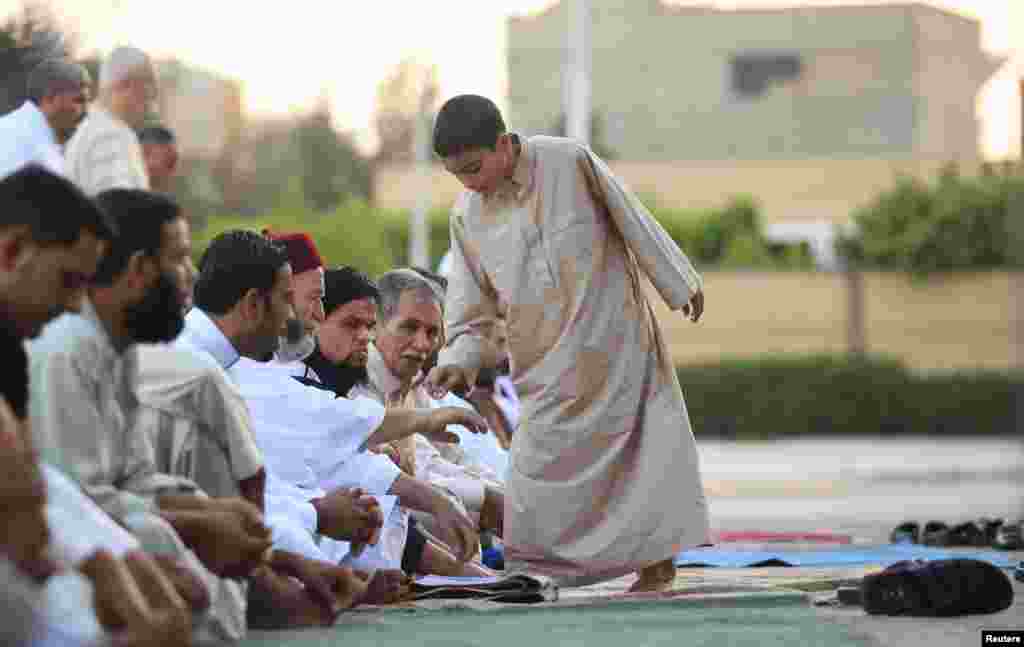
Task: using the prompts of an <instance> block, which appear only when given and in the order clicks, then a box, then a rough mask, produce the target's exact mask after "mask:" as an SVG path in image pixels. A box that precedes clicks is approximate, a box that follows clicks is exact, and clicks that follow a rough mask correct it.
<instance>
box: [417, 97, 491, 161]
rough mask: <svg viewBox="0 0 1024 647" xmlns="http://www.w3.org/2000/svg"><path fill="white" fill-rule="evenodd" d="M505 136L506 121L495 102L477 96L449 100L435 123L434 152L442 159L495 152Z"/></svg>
mask: <svg viewBox="0 0 1024 647" xmlns="http://www.w3.org/2000/svg"><path fill="white" fill-rule="evenodd" d="M503 134H505V120H504V119H502V118H501V111H500V110H498V106H496V105H494V102H493V101H491V100H490V99H488V98H487V97H482V96H480V95H477V94H460V95H459V96H457V97H453V98H451V99H449V100H448V101H447V102H446V103H445V104H444V105H443V106H442V107H441V111H440V112H438V113H437V119H435V120H434V152H435V153H437V154H438V155H440V156H441V157H442V158H445V157H452V156H453V155H459V154H461V153H463V152H465V151H467V150H473V149H477V148H486V149H489V150H494V148H495V146H496V145H497V143H498V137H500V136H501V135H503Z"/></svg>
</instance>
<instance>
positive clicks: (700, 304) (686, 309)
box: [683, 290, 704, 323]
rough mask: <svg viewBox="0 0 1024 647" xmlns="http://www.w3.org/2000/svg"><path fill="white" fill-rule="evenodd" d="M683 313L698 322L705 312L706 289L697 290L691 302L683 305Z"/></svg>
mask: <svg viewBox="0 0 1024 647" xmlns="http://www.w3.org/2000/svg"><path fill="white" fill-rule="evenodd" d="M683 314H684V315H686V316H687V317H689V318H690V321H692V322H693V323H697V322H698V321H700V316H701V315H702V314H704V291H703V290H697V291H696V292H694V293H693V296H692V297H690V302H689V303H687V304H686V305H684V306H683Z"/></svg>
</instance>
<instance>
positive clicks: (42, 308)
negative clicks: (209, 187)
mask: <svg viewBox="0 0 1024 647" xmlns="http://www.w3.org/2000/svg"><path fill="white" fill-rule="evenodd" d="M0 211H2V212H3V213H4V214H5V215H4V216H3V218H2V219H0V234H2V235H0V261H2V264H0V275H2V281H0V303H2V315H3V318H4V321H3V323H4V325H3V326H2V328H3V330H4V333H5V334H4V340H3V341H4V344H3V355H2V358H3V361H4V365H5V367H6V366H11V367H12V370H11V371H8V372H7V373H6V374H5V377H4V382H3V383H4V393H3V395H4V402H5V403H9V407H8V406H7V404H4V406H3V407H2V408H0V413H2V414H3V415H2V421H3V433H2V434H0V436H2V437H3V440H2V442H0V462H3V467H4V468H5V469H4V470H2V471H0V478H2V479H3V483H2V486H3V487H0V498H4V499H5V503H8V504H9V505H5V509H7V510H9V511H10V513H9V516H10V518H11V519H12V523H11V524H9V527H8V529H7V531H6V534H5V535H4V536H3V537H2V538H0V545H2V546H0V547H2V550H3V553H4V554H5V555H6V556H7V560H6V561H4V562H3V569H0V571H2V574H3V575H4V577H5V579H6V580H8V581H9V583H10V586H9V587H7V591H8V594H9V595H8V597H9V598H11V600H15V601H16V602H17V604H24V605H25V606H27V607H28V609H29V612H26V613H17V614H15V615H16V617H18V618H21V619H22V622H19V623H11V624H9V625H8V629H7V630H9V631H12V632H16V631H17V628H18V627H21V626H23V625H25V622H27V621H26V620H25V619H31V622H28V625H30V629H31V631H35V632H37V634H36V638H37V639H40V640H43V641H45V640H51V641H55V640H58V639H59V640H61V641H64V642H62V643H60V644H92V643H94V642H96V641H102V640H106V639H109V638H113V639H115V640H116V641H119V642H120V643H121V644H140V645H141V644H154V643H155V644H191V643H193V642H219V641H230V640H236V639H239V638H241V637H242V636H244V635H245V633H246V630H247V629H249V628H262V629H271V628H283V627H300V626H311V625H328V624H332V623H334V622H336V621H337V620H338V618H339V614H342V612H343V611H344V610H345V609H347V608H350V607H352V606H355V605H357V604H387V603H393V602H398V601H401V600H404V599H407V598H408V596H409V590H410V580H409V577H410V576H412V575H415V574H419V573H424V574H439V575H488V574H491V573H492V571H491V570H490V569H488V568H487V567H485V566H483V565H482V564H481V563H480V561H479V554H480V537H481V533H483V534H484V535H495V536H497V537H500V536H501V534H502V525H503V507H504V496H503V485H502V483H503V474H504V471H505V469H506V467H507V461H508V454H507V451H506V450H507V438H504V439H500V438H499V436H498V435H495V434H494V433H490V432H489V430H488V426H487V423H486V422H485V420H484V418H483V417H482V416H481V415H479V414H478V413H477V412H476V411H475V410H474V409H473V407H472V406H471V405H470V404H467V402H465V401H463V400H461V399H459V398H458V397H457V396H455V395H451V394H449V395H447V396H445V397H444V398H442V399H440V400H435V399H433V398H431V397H430V396H429V394H427V392H426V391H425V389H424V388H423V387H422V386H421V385H420V384H419V380H420V379H422V376H423V375H424V370H425V368H427V367H429V362H430V361H431V357H432V356H434V355H435V354H436V352H437V351H438V349H439V348H440V346H441V345H442V343H443V339H444V331H443V323H442V320H443V312H442V310H443V303H444V281H443V279H442V278H440V277H438V276H436V275H433V274H431V273H429V272H426V271H423V270H414V269H408V268H403V269H398V270H393V271H391V272H387V273H385V274H384V275H383V276H381V277H379V279H378V280H377V281H376V282H373V281H370V280H369V279H368V278H367V277H366V276H364V275H363V274H361V273H360V272H358V271H356V270H354V269H352V268H339V269H325V263H324V262H323V260H322V259H321V257H320V255H319V253H318V252H317V250H316V246H315V243H314V241H312V240H311V239H310V238H309V237H308V236H306V235H304V234H301V233H298V234H283V235H281V234H275V233H273V232H263V233H257V232H255V231H243V230H235V231H229V232H225V233H223V234H221V235H219V236H218V237H216V238H215V239H214V240H213V241H212V242H211V244H210V245H209V247H208V248H207V250H206V251H205V252H204V254H203V256H202V258H201V261H200V264H199V268H198V271H197V270H196V268H195V267H194V266H193V265H192V261H191V253H192V250H191V244H190V239H191V232H190V230H189V224H188V221H187V219H186V218H185V215H184V214H183V213H182V211H181V210H180V209H179V208H178V206H177V205H176V204H175V203H174V202H173V201H172V200H171V199H169V198H167V197H164V196H161V195H158V194H155V193H151V192H148V191H143V190H134V189H113V190H108V191H104V192H102V193H100V194H99V195H98V196H97V197H96V198H94V199H93V198H89V197H86V196H85V195H84V194H83V193H82V192H81V191H80V190H78V189H77V188H76V187H75V186H74V185H72V184H71V183H69V182H67V181H66V180H64V179H63V178H61V177H59V176H57V175H54V174H52V173H50V172H48V171H47V170H45V169H43V168H42V167H40V166H36V165H30V166H27V167H25V168H23V169H22V170H20V171H18V172H16V173H14V174H12V175H10V176H8V177H6V178H5V179H3V180H0ZM339 226H344V225H343V223H341V224H339ZM62 312H63V314H61V313H62ZM501 334H502V333H501V332H500V331H492V338H493V339H495V340H499V339H500V337H501ZM23 341H24V342H25V343H24V344H23V343H22V342H23ZM493 350H494V352H493V357H490V358H488V363H489V364H490V365H493V366H497V365H499V364H500V363H501V360H502V353H501V350H500V347H499V344H498V343H495V344H494V349H493ZM26 352H27V357H26V355H25V353H26ZM8 359H10V361H8ZM14 369H17V370H14ZM5 371H6V369H5ZM12 497H13V498H12ZM18 510H24V514H17V513H16V512H17V511H18ZM17 604H15V602H11V603H10V604H9V605H8V610H9V612H10V610H11V609H16V608H18V607H17ZM39 632H42V633H41V634H40V633H39ZM40 635H41V636H43V637H42V638H39V636H40ZM47 637H49V638H47ZM40 644H46V643H45V642H42V643H40ZM52 644H58V643H57V642H53V643H52Z"/></svg>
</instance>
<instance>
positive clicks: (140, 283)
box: [122, 251, 160, 293]
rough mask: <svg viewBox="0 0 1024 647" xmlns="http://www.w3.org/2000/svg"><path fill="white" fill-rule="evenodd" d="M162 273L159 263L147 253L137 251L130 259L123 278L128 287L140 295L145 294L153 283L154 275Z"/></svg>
mask: <svg viewBox="0 0 1024 647" xmlns="http://www.w3.org/2000/svg"><path fill="white" fill-rule="evenodd" d="M159 271H160V268H159V267H158V262H157V260H156V259H155V258H153V257H152V256H149V255H147V254H146V253H145V252H142V251H137V252H135V253H134V254H132V255H131V256H130V257H129V258H128V263H127V264H126V265H125V268H124V273H123V276H122V278H123V279H124V280H125V281H126V282H127V286H128V287H130V288H131V289H132V290H135V291H137V292H139V293H145V292H146V290H147V289H148V288H149V286H150V284H152V282H153V278H154V275H155V274H156V273H157V272H159Z"/></svg>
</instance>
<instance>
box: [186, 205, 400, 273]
mask: <svg viewBox="0 0 1024 647" xmlns="http://www.w3.org/2000/svg"><path fill="white" fill-rule="evenodd" d="M398 217H399V216H398V215H397V214H395V213H392V212H387V211H383V210H381V209H375V208H373V207H371V206H369V204H367V203H366V202H365V201H362V200H357V199H352V200H349V201H347V202H345V203H344V204H342V205H340V206H338V207H336V208H335V209H333V210H332V211H330V212H327V213H314V212H311V211H309V210H308V209H306V208H304V207H301V206H298V207H296V206H292V207H288V206H282V207H278V208H276V209H273V210H271V211H269V212H267V213H265V214H262V215H260V216H258V217H251V216H250V217H245V216H216V217H212V218H210V219H209V221H208V223H207V224H206V226H205V227H203V228H201V229H197V231H196V232H195V233H194V235H193V257H194V258H195V260H196V263H198V262H199V258H200V256H201V255H202V252H203V251H204V250H205V249H206V246H207V245H208V244H209V242H210V241H211V240H213V239H214V238H215V237H216V236H217V234H220V233H221V232H224V231H228V230H230V229H252V230H255V231H262V230H263V229H265V228H269V229H273V230H275V231H305V232H307V233H308V234H309V235H310V236H312V238H313V240H315V241H316V245H317V249H318V250H319V252H320V255H321V256H322V257H323V259H324V262H325V263H327V264H328V265H329V266H331V267H334V266H337V265H353V266H355V267H358V268H359V269H360V270H362V271H364V272H366V273H368V274H370V275H371V276H376V275H378V274H381V273H383V272H386V271H387V270H389V269H391V268H392V267H393V261H394V257H393V253H392V250H391V248H390V247H389V246H388V242H387V240H386V238H385V235H384V231H385V229H384V227H383V226H382V223H383V222H385V221H387V220H389V219H390V220H394V219H396V218H398Z"/></svg>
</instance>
